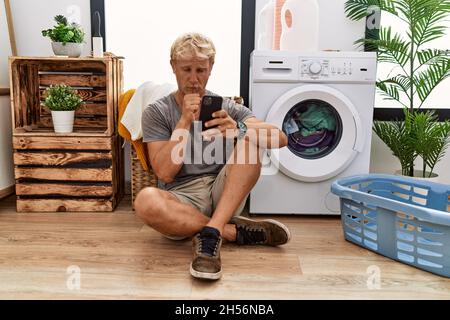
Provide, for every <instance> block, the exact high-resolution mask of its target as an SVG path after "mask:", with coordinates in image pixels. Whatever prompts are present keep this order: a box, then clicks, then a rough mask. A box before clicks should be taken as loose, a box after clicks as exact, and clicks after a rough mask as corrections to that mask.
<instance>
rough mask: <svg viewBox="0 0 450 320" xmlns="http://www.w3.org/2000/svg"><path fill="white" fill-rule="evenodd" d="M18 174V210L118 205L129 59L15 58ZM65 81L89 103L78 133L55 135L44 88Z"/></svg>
mask: <svg viewBox="0 0 450 320" xmlns="http://www.w3.org/2000/svg"><path fill="white" fill-rule="evenodd" d="M9 62H10V71H11V73H10V74H11V104H12V117H13V119H12V121H13V149H14V173H15V180H16V195H17V211H18V212H58V211H62V212H64V211H113V210H114V209H115V207H116V206H117V204H118V202H119V201H120V200H121V198H122V197H123V194H124V182H125V181H124V154H123V149H122V144H123V139H122V138H121V137H120V136H119V135H118V133H117V119H118V100H119V95H120V93H121V92H122V91H123V89H122V86H123V84H122V61H120V60H119V59H117V58H116V57H105V58H102V59H99V58H81V59H80V58H77V59H73V58H69V59H61V58H29V57H11V58H10V60H9ZM60 83H65V84H67V85H70V86H72V87H74V88H76V89H77V90H78V93H79V94H80V95H81V96H82V98H83V101H84V104H83V106H82V107H80V108H79V109H78V110H77V111H76V113H75V124H74V132H72V133H68V134H56V133H55V132H54V129H53V124H52V120H51V113H50V111H49V110H48V109H47V108H46V107H44V106H43V105H42V103H41V102H42V101H43V99H44V97H43V94H42V93H43V91H44V90H45V88H46V87H48V86H50V85H56V84H60Z"/></svg>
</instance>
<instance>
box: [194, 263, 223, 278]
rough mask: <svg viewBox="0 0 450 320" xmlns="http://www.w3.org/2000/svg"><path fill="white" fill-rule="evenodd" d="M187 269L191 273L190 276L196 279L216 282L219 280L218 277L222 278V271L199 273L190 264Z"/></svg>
mask: <svg viewBox="0 0 450 320" xmlns="http://www.w3.org/2000/svg"><path fill="white" fill-rule="evenodd" d="M189 269H190V270H189V271H190V272H191V276H193V277H194V278H197V279H206V280H218V279H220V277H222V270H221V271H219V272H216V273H209V272H200V271H196V270H194V268H192V263H191V266H190V268H189Z"/></svg>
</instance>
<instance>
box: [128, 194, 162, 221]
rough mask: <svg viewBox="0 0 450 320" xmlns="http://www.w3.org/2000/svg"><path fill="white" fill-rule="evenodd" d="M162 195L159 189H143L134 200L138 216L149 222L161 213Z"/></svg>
mask: <svg viewBox="0 0 450 320" xmlns="http://www.w3.org/2000/svg"><path fill="white" fill-rule="evenodd" d="M161 198H162V197H161V195H160V193H159V190H158V189H157V188H153V187H147V188H144V189H142V190H141V191H140V192H139V193H138V195H137V196H136V199H135V200H134V210H135V211H136V215H138V216H139V217H141V218H145V219H146V220H148V219H149V218H151V217H152V216H155V215H156V214H157V213H158V212H159V211H160V208H159V206H160V204H161V201H162V199H161Z"/></svg>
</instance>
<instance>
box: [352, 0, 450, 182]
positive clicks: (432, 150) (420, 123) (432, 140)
mask: <svg viewBox="0 0 450 320" xmlns="http://www.w3.org/2000/svg"><path fill="white" fill-rule="evenodd" d="M345 8H346V13H347V16H348V17H349V18H350V19H352V20H360V19H365V18H366V17H369V16H371V15H373V14H374V11H376V10H380V11H381V12H386V13H389V14H391V15H394V16H396V18H397V19H399V20H401V21H402V22H403V24H404V25H405V26H406V28H407V32H406V34H400V33H399V32H396V31H395V30H393V29H392V28H391V27H381V28H380V29H379V30H378V31H379V32H374V31H373V30H369V32H368V33H367V35H368V36H367V37H366V39H360V40H358V41H357V43H359V44H365V45H366V46H368V47H370V48H374V49H375V50H376V51H377V54H378V61H379V62H382V63H390V64H392V71H391V73H390V74H389V76H388V77H387V78H386V79H381V80H378V81H377V88H378V89H379V91H380V92H381V93H382V95H383V96H384V98H385V99H388V100H395V101H397V102H399V103H400V104H401V105H402V106H403V107H404V113H405V120H404V121H393V122H380V121H375V124H374V131H375V133H376V134H377V135H378V136H379V137H380V138H381V139H382V140H383V142H385V143H386V145H387V146H388V147H389V148H390V149H391V150H392V152H393V154H394V155H395V156H396V157H397V158H398V159H399V160H400V163H401V166H402V172H403V174H404V175H410V176H413V175H414V161H415V160H416V158H417V157H421V158H422V160H423V168H422V169H423V174H424V176H425V172H426V170H427V169H428V170H429V176H431V174H432V171H433V169H434V167H435V165H436V163H437V162H438V161H439V160H441V159H442V157H443V156H444V154H445V150H446V147H447V146H448V141H449V137H450V124H449V122H448V121H445V122H438V119H437V117H436V115H435V113H434V112H433V111H427V112H422V111H420V108H421V107H422V105H423V104H424V102H425V101H426V100H427V98H428V97H429V96H430V94H431V92H432V91H433V90H434V89H435V88H436V87H437V86H438V85H439V84H440V83H441V82H442V81H444V80H445V79H446V78H447V77H449V76H450V56H449V52H448V51H444V50H438V49H430V48H426V45H427V44H428V43H429V42H431V41H433V40H436V39H438V38H441V37H442V36H444V35H445V31H446V26H445V21H446V18H447V17H448V14H449V13H450V0H349V1H347V2H346V7H345Z"/></svg>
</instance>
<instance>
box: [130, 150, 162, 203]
mask: <svg viewBox="0 0 450 320" xmlns="http://www.w3.org/2000/svg"><path fill="white" fill-rule="evenodd" d="M130 150H131V151H130V160H131V161H130V163H131V204H132V206H133V209H134V199H135V198H136V195H137V194H138V193H139V191H141V190H142V189H144V188H146V187H156V186H157V185H158V178H157V177H156V175H155V173H154V172H153V170H152V168H149V171H145V170H144V168H143V167H142V164H141V161H140V160H139V158H138V156H137V154H136V150H134V147H133V145H131V148H130Z"/></svg>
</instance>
